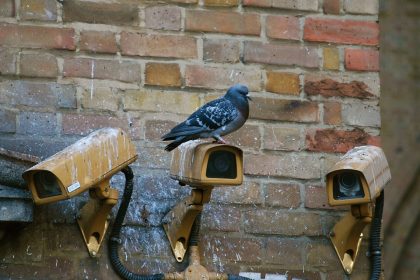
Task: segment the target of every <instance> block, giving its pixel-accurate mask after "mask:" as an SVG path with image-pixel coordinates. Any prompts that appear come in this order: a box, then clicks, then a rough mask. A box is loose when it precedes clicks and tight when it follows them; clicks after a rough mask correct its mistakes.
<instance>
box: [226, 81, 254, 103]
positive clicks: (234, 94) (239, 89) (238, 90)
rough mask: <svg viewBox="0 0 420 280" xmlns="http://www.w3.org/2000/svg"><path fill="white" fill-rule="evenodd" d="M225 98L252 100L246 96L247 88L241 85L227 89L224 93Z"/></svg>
mask: <svg viewBox="0 0 420 280" xmlns="http://www.w3.org/2000/svg"><path fill="white" fill-rule="evenodd" d="M226 97H227V98H233V99H235V98H240V99H244V100H252V99H251V97H249V96H248V87H247V86H245V85H241V84H236V85H234V86H232V87H230V88H229V89H228V91H227V92H226Z"/></svg>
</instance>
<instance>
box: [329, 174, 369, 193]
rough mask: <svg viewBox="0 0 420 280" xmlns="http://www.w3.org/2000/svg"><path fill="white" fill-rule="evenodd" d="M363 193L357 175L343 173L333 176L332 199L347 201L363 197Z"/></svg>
mask: <svg viewBox="0 0 420 280" xmlns="http://www.w3.org/2000/svg"><path fill="white" fill-rule="evenodd" d="M363 196H364V192H363V188H362V184H361V182H360V176H359V174H357V173H355V172H343V173H340V174H337V175H335V176H334V197H335V198H336V199H349V198H359V197H363Z"/></svg>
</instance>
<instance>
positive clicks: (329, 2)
mask: <svg viewBox="0 0 420 280" xmlns="http://www.w3.org/2000/svg"><path fill="white" fill-rule="evenodd" d="M340 5H341V4H340V0H324V2H323V4H322V8H323V10H324V14H332V15H338V14H340V8H341V7H340Z"/></svg>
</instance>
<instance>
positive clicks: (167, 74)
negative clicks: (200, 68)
mask: <svg viewBox="0 0 420 280" xmlns="http://www.w3.org/2000/svg"><path fill="white" fill-rule="evenodd" d="M145 83H146V84H148V85H155V86H169V87H179V86H181V83H182V81H181V71H180V69H179V65H178V64H176V63H151V62H150V63H147V64H146V81H145Z"/></svg>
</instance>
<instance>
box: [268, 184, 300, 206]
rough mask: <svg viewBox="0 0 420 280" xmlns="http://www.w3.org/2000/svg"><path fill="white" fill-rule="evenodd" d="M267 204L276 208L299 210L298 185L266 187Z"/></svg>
mask: <svg viewBox="0 0 420 280" xmlns="http://www.w3.org/2000/svg"><path fill="white" fill-rule="evenodd" d="M265 203H266V204H267V205H269V206H275V207H284V208H289V209H290V208H298V207H299V206H300V187H299V185H297V184H281V183H278V184H276V183H269V184H267V187H266V194H265Z"/></svg>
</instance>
